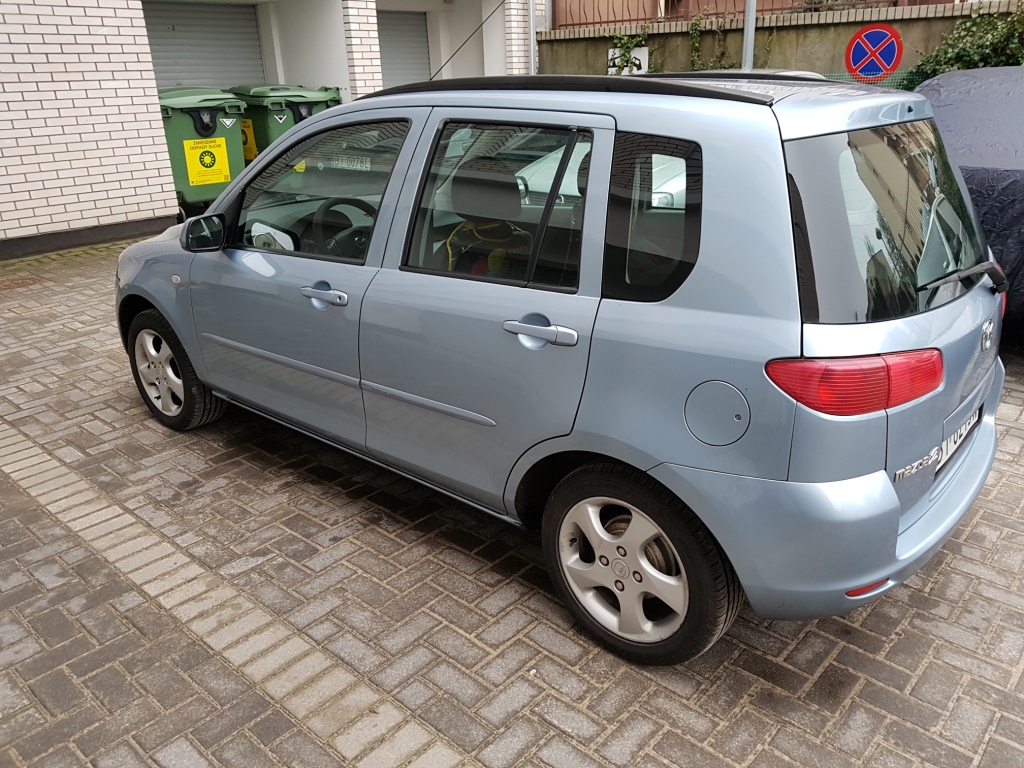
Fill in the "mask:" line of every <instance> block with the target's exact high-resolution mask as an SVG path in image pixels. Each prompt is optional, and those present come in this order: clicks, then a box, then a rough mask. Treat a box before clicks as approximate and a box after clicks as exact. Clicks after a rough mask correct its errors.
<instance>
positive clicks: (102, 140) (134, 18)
mask: <svg viewBox="0 0 1024 768" xmlns="http://www.w3.org/2000/svg"><path fill="white" fill-rule="evenodd" d="M161 121H162V118H161V117H160V108H159V105H158V104H157V98H156V80H155V79H154V76H153V64H152V60H151V58H150V55H149V44H148V42H147V38H146V26H145V23H144V21H143V17H142V6H141V4H140V2H139V0H26V1H23V2H14V3H10V2H5V3H4V4H2V5H0V256H3V255H4V250H5V246H4V243H3V242H2V241H3V240H6V239H8V238H21V237H30V236H34V235H41V234H46V233H57V232H62V231H67V230H70V229H79V228H83V227H96V226H101V225H109V224H121V223H124V222H131V221H141V220H145V219H152V218H156V217H161V216H173V215H174V214H175V213H176V212H177V203H176V202H175V197H174V188H173V183H172V180H171V169H170V162H169V160H168V157H167V146H166V145H165V144H164V134H163V127H162V125H161Z"/></svg>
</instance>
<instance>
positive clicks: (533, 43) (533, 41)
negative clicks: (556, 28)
mask: <svg viewBox="0 0 1024 768" xmlns="http://www.w3.org/2000/svg"><path fill="white" fill-rule="evenodd" d="M527 5H528V6H529V13H530V25H529V26H530V74H531V75H536V74H537V6H536V5H534V0H529V2H528V3H527Z"/></svg>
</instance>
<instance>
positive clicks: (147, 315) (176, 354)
mask: <svg viewBox="0 0 1024 768" xmlns="http://www.w3.org/2000/svg"><path fill="white" fill-rule="evenodd" d="M128 348H129V350H130V352H129V355H128V357H129V360H130V361H131V366H132V376H134V377H135V384H136V386H137V387H138V388H139V392H140V393H141V394H142V399H143V401H145V403H146V405H147V406H148V407H149V410H150V411H151V412H152V414H153V415H154V416H156V418H157V420H158V421H160V422H161V423H162V424H164V425H165V426H168V427H170V428H171V429H177V430H181V431H184V430H188V429H194V428H196V427H200V426H202V425H203V424H208V423H209V422H211V421H213V420H214V419H216V418H217V417H219V416H220V415H221V414H222V413H223V412H224V409H225V407H226V403H225V402H224V401H223V400H221V399H220V398H219V397H215V396H214V394H213V393H212V392H211V391H210V390H209V389H207V387H206V386H205V385H204V384H203V383H202V382H201V381H200V380H199V377H198V376H196V372H195V369H194V368H193V367H192V362H191V361H190V360H189V359H188V355H187V354H185V349H184V347H182V345H181V342H180V341H179V340H178V336H177V335H176V334H175V333H174V331H173V330H172V329H171V326H170V324H169V323H168V322H167V321H166V320H165V319H164V317H163V315H161V314H160V313H159V312H157V311H156V310H155V309H149V310H146V311H145V312H140V313H139V314H138V315H136V317H135V319H134V320H132V323H131V326H130V327H129V329H128Z"/></svg>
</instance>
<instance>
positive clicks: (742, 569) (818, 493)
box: [650, 360, 1005, 619]
mask: <svg viewBox="0 0 1024 768" xmlns="http://www.w3.org/2000/svg"><path fill="white" fill-rule="evenodd" d="M1004 377H1005V371H1004V368H1003V365H1002V362H1001V361H999V360H997V361H996V364H995V366H993V374H992V378H991V384H990V386H989V390H988V394H987V396H986V397H985V404H984V408H983V415H982V420H981V422H980V423H979V425H978V427H977V428H976V429H975V430H974V433H973V434H972V436H971V437H970V438H969V439H968V440H967V442H965V443H964V445H963V446H962V447H961V450H960V451H959V454H960V455H958V456H957V457H956V458H954V459H953V461H952V462H951V463H950V466H948V467H947V468H945V469H944V471H943V475H944V477H943V478H942V479H941V480H940V481H939V482H938V483H937V484H936V485H935V488H934V489H933V491H932V493H931V494H930V495H929V497H927V498H926V499H923V500H922V501H921V502H920V503H921V504H924V505H925V506H926V510H925V511H924V512H923V514H921V516H920V517H919V518H918V519H917V520H916V522H914V524H913V525H911V526H910V527H908V528H907V529H906V530H904V531H903V532H902V533H900V532H899V521H900V514H901V509H900V502H899V499H898V498H897V496H896V491H895V489H894V488H893V483H892V478H890V477H889V475H888V474H887V473H886V472H884V471H879V472H874V473H872V474H869V475H864V476H862V477H855V478H851V479H848V480H839V481H835V482H828V483H793V482H781V481H775V480H762V479H758V478H750V477H740V476H737V475H728V474H724V473H720V472H708V471H705V470H698V469H691V468H689V467H681V466H677V465H671V464H661V465H659V466H658V467H655V468H654V469H653V470H651V472H650V474H651V475H652V476H653V477H655V478H656V479H657V480H659V481H660V482H662V483H663V484H664V485H666V486H667V487H668V488H670V489H671V490H672V491H674V492H675V493H676V494H677V495H678V496H679V497H680V498H681V499H683V500H684V501H685V502H686V503H687V504H689V505H690V507H691V508H692V509H693V510H694V512H695V513H696V514H697V515H698V517H700V518H701V519H702V520H703V521H704V523H705V524H706V525H707V526H708V528H709V529H710V530H711V532H712V533H713V534H714V535H715V537H716V538H717V539H718V542H719V543H720V544H721V546H722V548H723V549H724V550H725V552H726V554H727V555H728V557H729V559H730V561H731V562H732V564H733V567H734V568H735V569H736V573H737V575H738V576H739V578H740V581H741V583H742V584H743V588H744V590H745V591H746V593H747V597H748V599H749V600H750V604H751V606H752V607H753V609H754V611H755V612H756V613H757V614H758V615H759V616H761V617H762V618H766V619H812V618H819V617H823V616H834V615H839V614H844V613H848V612H849V611H852V610H853V609H854V608H857V607H858V606H861V605H864V604H865V603H869V602H871V601H872V600H874V599H876V598H877V597H878V596H879V595H881V594H884V593H885V592H887V591H888V590H890V589H892V588H893V587H895V586H896V585H897V584H900V583H902V582H903V581H905V580H906V579H907V578H909V577H910V576H911V575H912V574H913V573H914V572H915V571H917V570H918V569H919V568H921V567H922V566H923V565H924V564H925V563H926V562H927V561H928V560H929V558H931V557H932V555H934V554H935V552H936V551H937V550H938V549H939V548H940V547H941V546H942V544H943V542H945V541H946V539H947V538H949V536H950V534H952V532H953V529H954V528H955V527H956V525H957V523H958V522H960V520H961V519H962V518H963V516H964V515H965V514H966V513H967V510H968V509H969V508H970V506H971V504H972V503H973V502H974V500H975V499H976V498H977V496H978V494H979V493H980V492H981V489H982V486H983V485H984V483H985V479H986V477H988V473H989V470H990V469H991V467H992V462H993V460H994V458H995V451H996V425H995V412H996V408H997V406H998V404H999V397H1000V395H1001V393H1002V388H1003V379H1004ZM882 580H886V581H885V584H884V585H882V586H880V587H878V588H877V589H875V590H873V591H871V592H870V593H868V594H866V595H863V596H861V597H857V598H851V597H847V596H846V594H845V593H846V592H847V591H848V590H852V589H856V588H859V587H863V586H865V585H868V584H873V583H875V582H878V581H882Z"/></svg>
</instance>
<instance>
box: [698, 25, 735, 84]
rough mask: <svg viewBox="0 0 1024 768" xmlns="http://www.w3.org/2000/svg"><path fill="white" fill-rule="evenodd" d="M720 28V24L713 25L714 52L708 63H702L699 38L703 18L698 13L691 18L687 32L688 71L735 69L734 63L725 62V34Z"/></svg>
mask: <svg viewBox="0 0 1024 768" xmlns="http://www.w3.org/2000/svg"><path fill="white" fill-rule="evenodd" d="M722 26H723V25H722V24H716V25H715V52H714V54H713V55H712V56H711V58H710V59H709V60H708V61H704V50H703V45H704V43H703V40H702V37H701V36H702V34H703V32H704V17H703V16H701V14H699V13H698V14H696V15H695V16H694V17H693V20H692V21H691V22H690V26H689V29H688V30H687V31H688V32H689V35H690V69H691V70H693V71H694V72H699V71H701V70H705V69H735V68H736V66H737V64H736V62H734V61H727V60H726V58H725V33H724V31H723V29H722Z"/></svg>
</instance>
